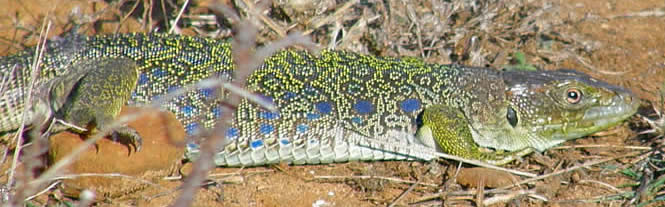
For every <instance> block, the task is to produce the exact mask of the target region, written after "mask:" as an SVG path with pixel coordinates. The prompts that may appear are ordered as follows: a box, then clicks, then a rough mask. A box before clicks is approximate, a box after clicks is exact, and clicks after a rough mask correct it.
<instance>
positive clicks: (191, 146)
mask: <svg viewBox="0 0 665 207" xmlns="http://www.w3.org/2000/svg"><path fill="white" fill-rule="evenodd" d="M187 148H189V149H198V148H199V145H198V144H194V143H191V142H189V143H187Z"/></svg>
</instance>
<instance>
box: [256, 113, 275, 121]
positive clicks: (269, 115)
mask: <svg viewBox="0 0 665 207" xmlns="http://www.w3.org/2000/svg"><path fill="white" fill-rule="evenodd" d="M259 117H260V118H262V119H266V120H273V119H277V118H279V113H277V112H274V113H273V112H269V111H259Z"/></svg>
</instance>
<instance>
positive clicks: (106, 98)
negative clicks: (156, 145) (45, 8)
mask: <svg viewBox="0 0 665 207" xmlns="http://www.w3.org/2000/svg"><path fill="white" fill-rule="evenodd" d="M74 64H78V65H83V66H82V67H84V69H79V70H80V71H72V72H73V73H76V72H78V73H83V76H82V77H81V78H80V79H79V80H78V81H77V82H75V83H63V84H64V85H67V84H74V85H73V86H72V87H71V90H70V91H68V92H69V93H68V95H65V96H66V97H67V98H66V99H64V101H61V102H62V107H60V108H59V109H57V111H56V113H55V118H57V119H61V120H63V121H64V122H67V123H69V124H73V125H76V126H80V127H83V128H85V129H87V131H80V130H76V129H74V128H71V127H67V126H62V125H58V127H55V128H54V129H53V130H51V132H59V131H62V130H72V131H75V132H77V133H82V134H87V135H89V134H92V133H96V132H97V131H100V130H103V129H106V128H107V127H108V125H109V124H110V123H111V122H112V121H113V119H114V118H115V117H116V116H117V115H118V114H119V113H120V109H121V108H122V106H123V105H124V104H125V103H127V100H128V99H129V98H130V96H131V93H132V91H133V90H134V88H135V87H136V84H137V81H138V73H139V72H138V69H137V66H136V63H134V61H132V60H130V59H127V58H103V59H85V60H81V61H78V62H77V63H74ZM76 67H79V66H76ZM63 84H61V85H63ZM55 89H56V88H53V89H51V90H52V92H51V93H52V94H51V96H56V97H57V96H58V94H59V95H63V94H66V93H63V90H55ZM60 99H62V98H60ZM109 135H110V136H111V138H113V139H114V141H120V142H121V143H123V144H126V145H128V146H130V145H131V146H133V147H134V149H135V150H136V151H140V149H141V145H142V143H143V141H142V139H141V136H140V135H139V134H138V133H137V132H136V130H135V129H133V128H130V127H128V126H121V127H116V128H114V129H112V130H111V133H110V134H109Z"/></svg>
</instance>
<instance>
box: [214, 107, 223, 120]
mask: <svg viewBox="0 0 665 207" xmlns="http://www.w3.org/2000/svg"><path fill="white" fill-rule="evenodd" d="M212 115H213V116H215V118H219V117H221V116H222V108H220V107H215V108H212Z"/></svg>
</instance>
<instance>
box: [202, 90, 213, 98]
mask: <svg viewBox="0 0 665 207" xmlns="http://www.w3.org/2000/svg"><path fill="white" fill-rule="evenodd" d="M214 92H215V89H212V88H204V89H201V90H200V93H201V95H203V97H206V98H211V97H212V94H213V93H214Z"/></svg>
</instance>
